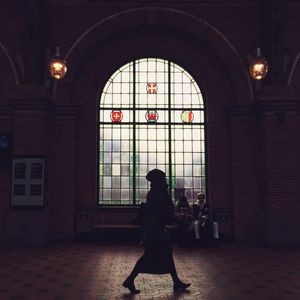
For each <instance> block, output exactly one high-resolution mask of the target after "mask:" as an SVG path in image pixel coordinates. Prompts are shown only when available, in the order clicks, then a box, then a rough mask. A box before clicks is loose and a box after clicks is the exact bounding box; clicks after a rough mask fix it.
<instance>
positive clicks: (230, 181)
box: [0, 1, 300, 242]
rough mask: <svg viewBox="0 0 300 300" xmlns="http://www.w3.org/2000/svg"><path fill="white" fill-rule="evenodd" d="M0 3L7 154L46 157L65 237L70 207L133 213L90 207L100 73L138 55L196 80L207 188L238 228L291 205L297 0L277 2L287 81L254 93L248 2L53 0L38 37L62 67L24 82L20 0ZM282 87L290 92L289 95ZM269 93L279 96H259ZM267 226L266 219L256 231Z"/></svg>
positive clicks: (247, 228)
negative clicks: (53, 78)
mask: <svg viewBox="0 0 300 300" xmlns="http://www.w3.org/2000/svg"><path fill="white" fill-rule="evenodd" d="M4 6H5V5H2V6H1V5H0V7H1V8H3V9H1V10H0V16H1V17H2V18H1V19H2V22H3V24H4V26H3V28H11V29H10V30H4V31H3V35H1V41H0V42H2V43H3V45H5V49H7V50H8V52H9V55H10V56H9V57H10V58H11V62H12V63H11V62H10V61H9V60H8V57H7V55H5V53H4V52H3V49H2V48H1V49H0V58H1V60H0V66H1V68H0V81H1V82H0V131H8V132H12V134H13V137H14V149H13V155H44V156H45V157H46V164H47V170H46V173H47V174H46V190H45V204H46V206H47V207H48V208H49V210H50V212H51V215H52V223H53V230H52V231H53V235H54V237H55V238H59V239H72V237H73V236H74V231H75V226H74V224H75V213H76V211H83V210H86V211H90V212H93V221H94V222H95V223H105V222H107V223H116V222H128V223H129V222H131V220H132V217H133V216H134V214H135V212H134V211H131V210H127V211H125V210H124V211H120V210H109V209H106V210H102V211H101V210H99V209H98V208H97V207H96V203H97V199H96V196H97V192H96V186H97V184H96V183H97V179H96V174H97V152H96V150H97V146H96V145H97V124H96V122H97V101H98V100H99V97H100V94H101V90H102V88H103V87H104V85H105V83H106V81H107V80H108V78H109V77H110V76H111V75H112V74H113V73H114V72H115V70H117V69H118V68H119V67H120V66H122V65H124V64H125V63H127V62H129V61H131V60H133V59H136V58H140V57H154V56H156V57H161V58H166V59H170V60H172V61H174V62H175V63H178V64H179V65H181V66H182V67H184V68H185V69H186V70H187V71H188V72H189V73H190V74H191V75H192V76H193V77H194V79H195V80H196V81H197V83H198V84H199V86H200V89H201V91H202V93H203V98H204V100H205V105H206V117H207V118H206V122H207V130H206V141H207V144H206V145H207V165H208V168H207V178H208V199H209V201H211V203H212V205H213V207H215V208H217V209H220V210H222V209H223V210H225V211H229V212H230V214H231V215H232V220H233V230H234V232H233V234H234V237H235V239H236V240H238V241H250V242H254V241H258V240H260V239H261V238H267V237H268V235H269V236H271V235H270V232H275V231H276V230H277V229H272V228H273V227H272V224H274V222H276V220H275V219H274V216H275V215H272V216H271V215H270V211H275V210H276V211H278V210H279V211H280V210H284V211H290V212H295V211H296V212H297V211H298V210H300V204H299V184H298V182H299V177H300V176H299V175H300V174H299V172H300V168H299V163H300V159H299V150H300V149H299V148H300V142H299V135H298V132H299V104H298V103H299V99H297V95H298V94H297V91H298V89H299V84H298V83H299V81H300V71H299V70H300V66H299V59H298V60H296V57H297V54H298V51H299V47H298V44H299V41H298V40H297V39H295V38H294V37H295V34H294V30H296V28H298V27H299V26H297V24H298V23H299V20H298V18H297V17H296V16H297V15H298V14H297V13H296V12H297V11H300V5H299V4H295V3H290V2H289V1H285V5H284V15H285V17H286V19H289V21H290V22H289V24H292V25H289V24H288V25H286V26H287V27H286V35H285V40H284V43H285V45H284V48H285V51H286V53H285V70H284V71H285V72H284V74H285V79H286V82H287V85H286V88H284V89H277V90H276V91H275V92H274V90H273V91H272V89H268V87H267V86H265V87H264V88H265V89H264V95H263V97H264V98H263V99H262V100H263V101H258V102H254V101H253V100H255V99H254V98H255V96H256V95H255V93H254V91H253V85H252V83H251V80H250V79H249V75H248V67H247V64H248V56H249V52H251V51H253V49H254V47H256V46H257V37H258V36H259V35H260V28H259V25H258V24H259V20H258V18H259V7H258V6H257V4H256V2H251V1H250V2H249V1H245V2H243V3H240V4H237V3H233V2H226V1H224V2H223V3H222V2H220V1H210V3H208V2H207V1H206V2H205V1H204V2H201V1H199V2H193V3H189V4H187V2H186V1H175V2H174V3H173V2H172V4H171V3H169V2H168V3H166V2H165V1H163V2H162V3H161V4H160V5H156V6H155V7H154V5H152V4H151V3H148V2H147V4H145V3H143V2H141V1H137V2H136V3H134V2H132V3H130V4H128V3H126V4H125V3H124V2H122V1H120V2H114V4H113V5H111V4H109V3H108V2H106V3H102V2H101V1H98V2H97V3H94V4H93V5H90V4H88V3H83V2H80V3H73V4H70V2H68V1H67V2H64V1H59V2H58V1H56V3H53V4H52V5H51V6H49V7H48V8H47V17H48V19H49V20H48V21H49V22H48V23H47V25H48V29H47V37H48V40H47V41H48V43H49V47H50V48H49V49H53V48H54V47H55V46H56V45H57V44H59V46H60V47H61V51H62V54H63V55H67V62H68V73H67V75H66V77H65V78H64V79H63V80H62V81H60V82H58V83H57V84H54V83H53V82H49V80H45V85H44V86H43V87H39V86H28V85H24V78H23V71H22V70H23V66H24V59H25V57H24V54H23V48H24V45H23V43H24V42H23V39H22V36H23V34H24V26H23V25H24V24H23V23H24V21H25V18H24V17H22V16H23V15H22V14H23V10H22V9H21V8H20V7H21V6H20V7H18V9H16V7H15V6H14V5H13V4H10V5H6V6H5V7H4ZM66 15H68V17H66ZM12 22H13V24H14V26H11V24H12ZM5 24H6V26H5ZM298 25H299V24H298ZM288 26H291V27H292V28H289V27H288ZM49 55H50V54H49V53H48V54H47V55H46V57H47V58H49ZM16 79H18V80H19V82H20V87H18V86H16V83H17V81H18V80H16ZM271 88H272V87H271ZM41 90H46V91H44V92H41ZM291 94H292V95H293V98H292V99H293V104H292V106H291V105H290V104H288V105H287V106H286V104H287V103H290V102H287V101H289V100H290V99H291V97H290V95H291ZM298 98H299V97H298ZM278 99H281V100H282V101H281V102H280V103H281V104H280V105H279V106H280V107H278V105H277V106H276V107H275V108H274V105H273V104H272V105H271V106H272V108H270V105H269V104H268V105H265V104H264V103H265V102H264V101H265V100H268V101H271V102H272V101H273V102H274V101H277V100H278ZM283 99H287V100H283ZM256 100H257V99H256ZM260 102H261V103H260ZM271 102H269V103H271ZM273 102H272V103H273ZM277 103H279V102H278V101H277ZM224 108H226V110H227V112H228V111H229V114H225V113H224ZM3 162H4V159H3V157H0V164H1V163H3ZM6 166H7V165H6ZM10 172H11V171H10V167H4V168H3V167H2V165H1V169H0V182H1V186H0V240H2V239H3V238H4V233H5V220H6V217H7V214H8V212H9V197H10V188H11V187H10V184H11V178H10V176H11V173H10ZM283 198H284V201H283ZM266 210H267V211H268V214H267V217H266V219H267V220H268V222H267V223H268V224H267V225H266V224H264V223H263V221H264V220H263V216H265V212H266ZM285 218H286V219H287V218H288V212H287V213H286V217H285ZM270 224H271V225H270ZM285 224H288V222H287V221H285ZM264 226H266V227H268V228H271V229H270V230H269V231H267V230H265V231H264V229H263V227H264ZM286 226H287V227H286V228H291V225H290V224H289V225H286ZM272 230H273V231H272ZM291 239H292V237H291Z"/></svg>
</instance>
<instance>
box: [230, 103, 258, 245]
mask: <svg viewBox="0 0 300 300" xmlns="http://www.w3.org/2000/svg"><path fill="white" fill-rule="evenodd" d="M227 112H228V115H229V117H230V144H231V174H228V176H231V182H232V185H231V186H232V211H233V232H234V239H235V240H236V241H238V242H250V243H253V242H256V241H258V240H259V229H260V228H259V220H260V219H259V207H260V204H259V185H258V181H257V174H258V162H259V160H258V158H259V153H258V149H257V133H256V121H255V115H254V112H253V107H252V106H231V107H228V108H227Z"/></svg>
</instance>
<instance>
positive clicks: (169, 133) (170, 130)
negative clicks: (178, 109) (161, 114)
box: [168, 61, 172, 198]
mask: <svg viewBox="0 0 300 300" xmlns="http://www.w3.org/2000/svg"><path fill="white" fill-rule="evenodd" d="M168 109H169V110H168V135H169V136H168V145H169V149H168V150H169V194H170V197H171V198H172V143H171V134H172V128H171V62H170V61H168Z"/></svg>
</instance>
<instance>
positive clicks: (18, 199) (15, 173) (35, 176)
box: [11, 157, 45, 206]
mask: <svg viewBox="0 0 300 300" xmlns="http://www.w3.org/2000/svg"><path fill="white" fill-rule="evenodd" d="M44 173H45V159H44V158H25V157H22V158H21V157H18V158H13V161H12V191H11V205H12V206H43V205H44Z"/></svg>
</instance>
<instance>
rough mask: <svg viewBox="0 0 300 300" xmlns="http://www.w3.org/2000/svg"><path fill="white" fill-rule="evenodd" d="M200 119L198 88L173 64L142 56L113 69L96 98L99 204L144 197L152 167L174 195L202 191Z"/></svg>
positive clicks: (190, 197) (124, 202)
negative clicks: (167, 183) (163, 176)
mask: <svg viewBox="0 0 300 300" xmlns="http://www.w3.org/2000/svg"><path fill="white" fill-rule="evenodd" d="M204 124H205V123H204V104H203V99H202V95H201V92H200V89H199V87H198V85H197V83H196V82H195V80H194V79H193V78H192V77H191V76H190V75H189V73H187V72H186V71H185V70H184V69H183V68H181V67H180V66H178V65H177V64H175V63H173V62H170V61H168V60H163V59H157V58H145V59H139V60H135V61H132V62H130V63H128V64H126V65H125V66H123V67H121V68H120V69H119V70H117V71H116V72H115V73H114V74H113V75H112V76H111V78H110V79H109V80H108V82H107V84H106V85H105V87H104V90H103V92H102V95H101V99H100V103H99V182H98V183H99V184H98V188H99V204H101V205H135V204H140V203H141V202H144V201H145V198H146V194H147V191H148V189H149V183H148V182H147V181H146V179H145V176H146V174H147V172H148V171H149V170H151V169H154V168H158V169H161V170H163V171H165V172H166V174H167V178H168V179H169V188H170V193H171V195H172V198H173V200H174V199H175V197H177V195H178V194H179V193H182V192H183V191H184V193H185V195H186V197H187V198H188V200H190V201H193V199H194V198H195V194H196V193H198V192H199V191H203V192H205V185H206V184H205V139H204V131H205V130H204Z"/></svg>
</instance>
